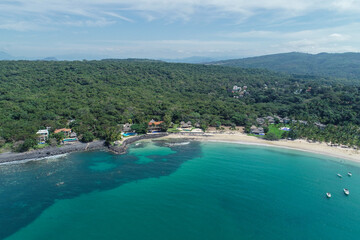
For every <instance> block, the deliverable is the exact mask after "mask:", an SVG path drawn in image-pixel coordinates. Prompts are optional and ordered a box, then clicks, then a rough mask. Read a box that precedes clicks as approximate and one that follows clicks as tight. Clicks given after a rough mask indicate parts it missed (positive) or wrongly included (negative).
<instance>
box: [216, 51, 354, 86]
mask: <svg viewBox="0 0 360 240" xmlns="http://www.w3.org/2000/svg"><path fill="white" fill-rule="evenodd" d="M210 64H213V65H222V66H233V67H244V68H262V69H268V70H272V71H278V72H285V73H292V74H302V75H315V76H327V77H336V78H347V79H352V80H358V81H359V82H360V53H333V54H332V53H319V54H316V55H313V54H306V53H297V52H292V53H283V54H273V55H266V56H259V57H251V58H244V59H233V60H225V61H218V62H212V63H210Z"/></svg>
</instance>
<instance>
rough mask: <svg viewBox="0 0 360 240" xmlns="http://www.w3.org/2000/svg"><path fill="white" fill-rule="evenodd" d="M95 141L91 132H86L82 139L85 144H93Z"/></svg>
mask: <svg viewBox="0 0 360 240" xmlns="http://www.w3.org/2000/svg"><path fill="white" fill-rule="evenodd" d="M94 139H95V136H94V134H92V133H91V132H85V133H84V134H83V135H82V137H81V141H82V142H85V143H88V142H92V141H94Z"/></svg>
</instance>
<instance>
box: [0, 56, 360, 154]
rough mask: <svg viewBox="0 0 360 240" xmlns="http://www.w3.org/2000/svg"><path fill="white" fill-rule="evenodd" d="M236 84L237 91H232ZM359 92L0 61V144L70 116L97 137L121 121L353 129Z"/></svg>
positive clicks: (279, 78) (219, 76)
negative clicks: (269, 119) (270, 121)
mask: <svg viewBox="0 0 360 240" xmlns="http://www.w3.org/2000/svg"><path fill="white" fill-rule="evenodd" d="M235 85H236V86H239V87H241V90H236V91H233V89H234V86H235ZM245 89H246V90H245ZM359 96H360V89H359V87H353V86H343V85H341V84H334V85H330V84H329V82H328V81H326V80H325V79H321V78H318V79H310V78H306V79H302V78H299V77H294V76H290V75H285V74H278V73H273V72H270V71H267V70H258V69H242V68H228V67H222V66H205V65H195V64H172V63H164V62H153V61H142V60H140V61H136V60H131V61H116V60H115V61H114V60H106V61H75V62H56V61H1V62H0V144H1V142H2V143H4V141H5V142H16V141H19V140H25V139H29V138H31V139H34V138H35V133H36V131H37V130H39V129H43V128H44V127H51V128H52V129H56V128H63V127H66V126H68V125H67V124H68V123H69V120H75V121H73V122H72V123H71V126H70V127H72V128H73V129H75V131H76V132H77V133H78V134H79V136H81V135H82V134H88V135H89V134H92V135H94V136H95V137H98V138H104V136H105V135H106V133H107V132H108V129H113V128H116V127H118V126H119V124H121V123H126V122H132V123H136V124H145V125H146V123H147V122H148V121H149V120H151V119H155V120H165V122H168V123H170V122H171V121H172V122H175V123H176V122H179V121H193V122H200V123H201V125H202V126H205V127H206V126H209V125H210V126H219V125H227V126H230V125H243V126H245V125H247V126H249V125H251V124H255V123H256V121H255V120H256V118H257V117H261V116H268V115H275V114H277V115H279V116H281V117H290V118H293V119H302V120H309V121H319V122H322V123H324V124H332V125H338V126H347V125H349V124H352V125H357V126H358V125H360V97H359ZM336 132H341V131H340V130H339V129H338V130H337V131H336ZM354 133H355V132H354ZM0 147H1V146H0Z"/></svg>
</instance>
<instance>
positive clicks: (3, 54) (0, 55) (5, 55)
mask: <svg viewBox="0 0 360 240" xmlns="http://www.w3.org/2000/svg"><path fill="white" fill-rule="evenodd" d="M13 59H14V57H13V56H11V55H10V54H8V53H6V52H2V51H0V60H13Z"/></svg>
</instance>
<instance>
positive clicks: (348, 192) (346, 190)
mask: <svg viewBox="0 0 360 240" xmlns="http://www.w3.org/2000/svg"><path fill="white" fill-rule="evenodd" d="M344 193H345V195H346V196H347V195H349V194H350V191H349V189H347V188H344Z"/></svg>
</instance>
